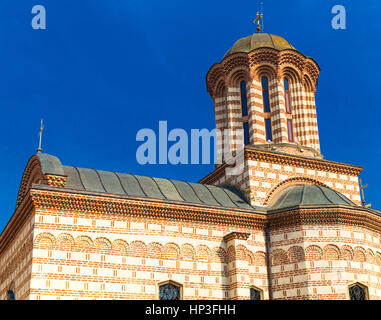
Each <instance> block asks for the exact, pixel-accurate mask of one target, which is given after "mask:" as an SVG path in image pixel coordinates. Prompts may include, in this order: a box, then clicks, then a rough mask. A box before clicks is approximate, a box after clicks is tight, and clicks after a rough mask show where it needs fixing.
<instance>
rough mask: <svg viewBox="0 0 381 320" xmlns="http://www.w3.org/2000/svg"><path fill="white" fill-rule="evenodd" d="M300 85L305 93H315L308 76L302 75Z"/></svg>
mask: <svg viewBox="0 0 381 320" xmlns="http://www.w3.org/2000/svg"><path fill="white" fill-rule="evenodd" d="M302 84H303V89H304V91H305V92H315V86H314V85H313V83H312V81H311V79H310V77H309V76H308V74H303V80H302Z"/></svg>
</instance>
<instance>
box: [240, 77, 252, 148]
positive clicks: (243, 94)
mask: <svg viewBox="0 0 381 320" xmlns="http://www.w3.org/2000/svg"><path fill="white" fill-rule="evenodd" d="M240 87H241V105H242V120H243V123H242V125H243V138H244V144H245V146H247V145H249V144H250V133H249V123H248V117H247V115H248V112H247V90H246V81H241V84H240Z"/></svg>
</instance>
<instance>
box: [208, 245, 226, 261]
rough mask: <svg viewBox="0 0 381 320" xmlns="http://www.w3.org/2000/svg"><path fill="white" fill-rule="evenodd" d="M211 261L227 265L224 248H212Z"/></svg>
mask: <svg viewBox="0 0 381 320" xmlns="http://www.w3.org/2000/svg"><path fill="white" fill-rule="evenodd" d="M212 260H213V261H216V262H221V263H227V262H228V261H227V260H228V255H227V252H226V250H225V249H224V248H222V247H215V248H213V254H212Z"/></svg>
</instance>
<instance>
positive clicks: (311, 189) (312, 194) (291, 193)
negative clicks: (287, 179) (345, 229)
mask: <svg viewBox="0 0 381 320" xmlns="http://www.w3.org/2000/svg"><path fill="white" fill-rule="evenodd" d="M332 204H341V205H351V206H355V204H354V203H353V202H352V201H350V200H349V199H348V198H347V197H345V196H344V195H342V194H341V193H339V192H337V191H335V190H332V189H329V188H326V187H322V186H317V185H294V186H290V187H288V188H286V189H284V190H283V191H282V192H280V194H279V195H278V196H277V197H276V198H275V200H274V202H273V205H272V206H271V209H284V208H290V207H295V206H302V205H323V206H325V205H332Z"/></svg>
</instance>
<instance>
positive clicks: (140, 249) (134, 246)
mask: <svg viewBox="0 0 381 320" xmlns="http://www.w3.org/2000/svg"><path fill="white" fill-rule="evenodd" d="M146 252H147V248H146V245H145V243H144V242H143V241H139V240H136V241H133V242H131V245H130V254H131V255H133V256H135V257H145V256H146Z"/></svg>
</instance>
